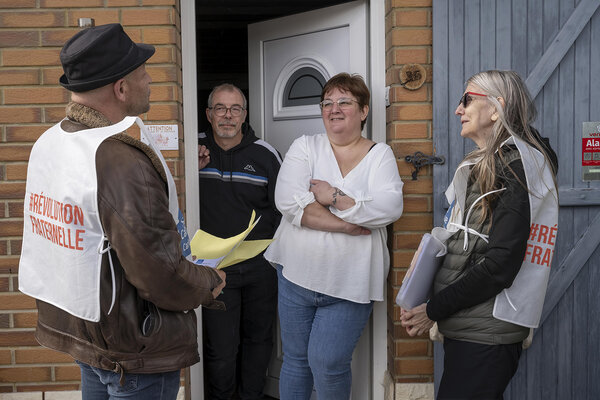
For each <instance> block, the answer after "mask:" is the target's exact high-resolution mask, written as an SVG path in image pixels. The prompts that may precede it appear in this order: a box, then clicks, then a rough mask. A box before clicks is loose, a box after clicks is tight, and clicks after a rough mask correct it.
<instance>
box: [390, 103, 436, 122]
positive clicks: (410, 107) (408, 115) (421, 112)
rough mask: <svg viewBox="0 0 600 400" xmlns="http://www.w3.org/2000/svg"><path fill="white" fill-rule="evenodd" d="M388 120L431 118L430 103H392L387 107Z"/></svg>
mask: <svg viewBox="0 0 600 400" xmlns="http://www.w3.org/2000/svg"><path fill="white" fill-rule="evenodd" d="M388 112H391V115H390V114H388V120H390V119H392V120H400V121H415V120H416V121H418V120H431V119H432V105H431V104H401V105H395V104H393V105H392V106H390V107H389V108H388Z"/></svg>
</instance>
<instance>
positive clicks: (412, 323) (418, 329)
mask: <svg viewBox="0 0 600 400" xmlns="http://www.w3.org/2000/svg"><path fill="white" fill-rule="evenodd" d="M400 321H401V323H402V326H403V327H405V328H406V332H407V333H408V334H409V335H410V336H416V335H422V334H424V333H425V332H428V331H429V329H431V327H432V326H433V321H432V320H430V319H429V317H428V316H427V304H426V303H423V304H421V305H418V306H416V307H415V308H413V309H412V310H405V309H401V310H400Z"/></svg>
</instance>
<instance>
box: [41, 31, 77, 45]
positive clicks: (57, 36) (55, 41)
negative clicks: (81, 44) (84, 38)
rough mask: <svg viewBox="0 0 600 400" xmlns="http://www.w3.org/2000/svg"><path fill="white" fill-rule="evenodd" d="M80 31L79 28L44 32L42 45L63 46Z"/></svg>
mask: <svg viewBox="0 0 600 400" xmlns="http://www.w3.org/2000/svg"><path fill="white" fill-rule="evenodd" d="M77 32H79V28H71V29H58V30H52V31H43V32H42V46H61V47H62V46H63V44H65V42H66V41H67V40H69V39H70V38H71V37H72V36H73V35H75V34H76V33H77Z"/></svg>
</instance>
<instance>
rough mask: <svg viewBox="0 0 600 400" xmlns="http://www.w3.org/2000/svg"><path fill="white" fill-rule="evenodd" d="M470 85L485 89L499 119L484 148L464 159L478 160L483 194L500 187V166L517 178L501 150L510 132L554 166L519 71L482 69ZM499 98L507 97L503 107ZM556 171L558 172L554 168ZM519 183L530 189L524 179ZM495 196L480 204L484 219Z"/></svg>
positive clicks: (471, 79) (476, 169) (469, 81)
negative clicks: (537, 125) (540, 136)
mask: <svg viewBox="0 0 600 400" xmlns="http://www.w3.org/2000/svg"><path fill="white" fill-rule="evenodd" d="M469 84H473V85H476V86H478V87H480V88H481V89H482V91H483V93H484V94H486V95H487V99H488V101H490V102H491V103H492V104H493V106H494V108H495V109H496V113H497V114H498V119H497V120H496V121H495V123H494V125H493V127H492V134H491V135H489V136H488V137H487V138H486V141H485V144H484V146H483V148H479V149H476V150H474V151H472V152H471V153H469V154H468V155H467V156H466V157H465V160H474V161H476V163H475V165H474V167H473V174H474V176H476V177H477V182H478V184H479V188H480V190H481V193H487V192H490V191H492V190H495V189H499V188H500V180H499V177H500V172H501V171H498V170H497V169H498V167H500V168H502V169H505V168H507V169H508V170H509V171H511V172H512V174H513V175H514V178H516V179H518V178H517V177H516V174H515V173H514V171H512V170H511V169H510V167H509V166H508V163H507V162H506V160H505V159H504V157H503V154H502V151H498V150H499V149H500V146H501V144H502V143H503V142H504V141H505V140H506V139H508V138H509V137H510V136H511V135H512V136H516V137H518V138H521V139H523V140H525V141H526V142H528V143H529V144H530V145H531V146H533V147H535V148H536V149H537V150H539V151H540V152H541V153H542V154H543V155H544V157H545V158H546V161H547V162H548V163H549V165H551V166H552V162H551V161H550V159H549V156H548V154H547V151H546V149H545V148H544V146H543V145H542V144H541V143H540V138H539V135H538V134H537V133H536V131H535V129H534V128H533V127H532V126H531V124H532V123H533V121H535V118H536V117H537V110H536V108H535V104H534V103H533V100H532V99H531V96H530V94H529V91H528V90H527V87H526V86H525V83H524V82H523V80H522V79H521V77H520V76H519V75H518V74H517V73H516V72H514V71H499V70H490V71H483V72H479V73H477V74H475V75H473V76H472V77H470V78H469V79H468V80H467V85H469ZM499 98H502V99H503V100H504V106H502V103H500V101H499V100H498V99H499ZM496 156H497V158H496ZM496 160H499V161H500V165H499V166H498V165H497V164H496V163H497V161H496ZM540 167H541V166H540ZM540 170H541V169H540ZM553 174H555V171H554V170H553ZM555 179H556V177H555ZM520 183H521V184H522V185H523V186H524V187H525V188H527V185H526V184H525V183H524V182H520ZM555 183H556V182H555ZM495 197H497V194H491V195H488V196H486V197H484V199H483V202H482V205H481V206H482V213H481V218H482V220H483V219H485V218H486V217H487V216H488V215H489V213H490V211H491V209H490V204H491V203H492V202H493V201H494V199H495Z"/></svg>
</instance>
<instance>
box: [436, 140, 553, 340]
mask: <svg viewBox="0 0 600 400" xmlns="http://www.w3.org/2000/svg"><path fill="white" fill-rule="evenodd" d="M505 144H514V145H515V146H517V149H518V150H519V153H520V154H521V161H522V162H523V168H524V170H525V177H526V180H527V189H528V190H529V209H530V234H529V239H528V240H527V250H526V253H525V258H524V260H523V263H522V264H521V269H520V270H519V273H518V274H517V276H516V277H515V279H514V281H513V283H512V285H511V286H510V287H509V288H507V289H504V290H503V291H502V292H500V293H499V294H498V295H497V296H496V300H495V302H494V309H493V313H492V315H493V316H494V318H497V319H499V320H502V321H507V322H511V323H514V324H517V325H521V326H525V327H528V328H537V327H538V325H539V323H540V318H541V315H542V308H543V306H544V298H545V296H546V289H547V287H548V279H549V277H550V265H551V263H552V258H553V256H554V246H555V244H556V236H557V232H558V209H559V205H558V193H557V191H556V186H555V184H554V179H553V175H552V170H551V167H550V165H549V164H548V163H547V162H546V160H545V158H544V156H543V154H542V153H540V151H539V150H537V149H535V148H534V147H532V146H530V145H529V144H528V143H527V142H525V141H524V140H522V139H520V138H518V137H514V136H511V137H510V138H509V139H507V140H506V141H505V142H504V143H503V144H502V145H505ZM469 165H473V162H465V163H462V164H461V165H459V166H458V168H457V170H456V173H455V174H454V179H453V180H452V183H451V184H450V186H449V187H448V189H447V190H446V198H447V199H448V203H449V204H451V205H452V206H451V207H450V210H448V213H447V215H446V221H445V222H446V226H447V228H448V229H449V230H452V228H451V226H452V225H454V226H460V225H459V224H460V223H462V221H463V219H464V217H463V215H464V214H465V210H464V204H465V195H466V189H467V179H468V176H469V172H470V168H466V167H468V166H469Z"/></svg>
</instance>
